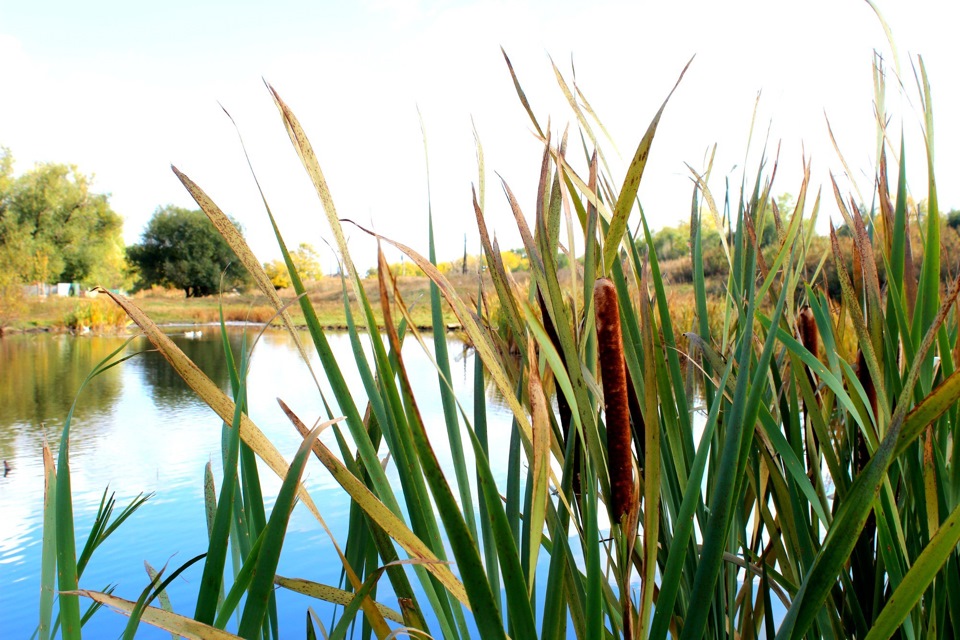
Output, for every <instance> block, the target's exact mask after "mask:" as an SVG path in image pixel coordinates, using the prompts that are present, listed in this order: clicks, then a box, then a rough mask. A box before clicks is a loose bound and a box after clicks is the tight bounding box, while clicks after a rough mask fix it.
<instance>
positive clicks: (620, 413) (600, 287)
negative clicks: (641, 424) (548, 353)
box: [593, 278, 634, 523]
mask: <svg viewBox="0 0 960 640" xmlns="http://www.w3.org/2000/svg"><path fill="white" fill-rule="evenodd" d="M593 300H594V305H595V308H596V315H597V355H598V356H599V359H600V375H601V379H602V381H603V403H604V415H605V416H606V425H607V465H608V469H609V471H610V515H611V518H612V520H613V522H616V523H619V522H620V521H621V518H622V517H623V516H624V515H626V514H627V513H629V512H630V509H631V507H632V506H633V503H634V493H633V492H634V482H633V459H632V458H633V454H632V452H631V451H630V440H631V437H630V410H629V401H628V399H627V375H626V369H625V368H624V366H623V338H622V336H621V333H620V308H619V305H618V304H617V290H616V288H615V287H614V285H613V282H611V281H610V280H609V279H607V278H600V279H598V280H597V282H596V284H595V285H594V287H593Z"/></svg>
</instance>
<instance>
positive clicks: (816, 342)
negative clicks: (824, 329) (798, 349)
mask: <svg viewBox="0 0 960 640" xmlns="http://www.w3.org/2000/svg"><path fill="white" fill-rule="evenodd" d="M797 332H798V333H799V334H800V342H802V343H803V346H805V347H806V348H807V351H809V352H810V353H812V354H813V355H814V356H817V357H819V356H818V355H817V354H818V353H819V352H820V332H819V330H818V329H817V321H816V319H815V318H814V317H813V309H811V308H810V305H804V306H803V307H801V309H800V313H799V314H798V315H797Z"/></svg>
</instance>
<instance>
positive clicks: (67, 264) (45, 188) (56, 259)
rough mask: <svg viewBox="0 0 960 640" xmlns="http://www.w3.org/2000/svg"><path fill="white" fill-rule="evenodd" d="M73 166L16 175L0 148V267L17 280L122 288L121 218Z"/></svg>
mask: <svg viewBox="0 0 960 640" xmlns="http://www.w3.org/2000/svg"><path fill="white" fill-rule="evenodd" d="M90 182H91V178H89V177H88V176H85V175H83V174H82V173H80V172H79V171H78V170H77V167H75V166H72V165H65V164H57V163H46V164H38V165H37V166H36V167H34V168H33V169H31V170H30V171H28V172H26V173H24V174H23V175H21V176H19V177H14V175H13V157H12V155H11V154H10V152H9V150H7V149H2V150H0V267H2V268H4V269H6V270H8V272H9V273H10V274H12V277H13V278H14V279H15V280H17V281H18V282H38V283H50V282H80V283H82V284H85V285H94V284H100V285H103V286H106V287H119V286H122V285H123V284H124V279H125V274H126V264H125V261H124V250H123V235H122V234H123V219H122V218H121V217H120V216H119V215H118V214H117V213H116V212H114V211H113V209H111V208H110V204H109V202H108V198H107V196H106V195H103V194H98V193H92V192H91V191H90Z"/></svg>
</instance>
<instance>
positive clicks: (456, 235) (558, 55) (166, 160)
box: [0, 0, 960, 265]
mask: <svg viewBox="0 0 960 640" xmlns="http://www.w3.org/2000/svg"><path fill="white" fill-rule="evenodd" d="M906 5H907V3H894V2H889V1H887V2H883V1H882V0H878V6H879V7H880V9H881V11H882V12H883V13H884V15H885V16H886V18H887V19H888V21H889V23H890V25H891V27H892V29H893V32H894V36H895V38H896V42H897V45H898V48H899V54H900V59H901V63H902V64H903V68H904V70H905V72H906V76H907V77H906V79H905V80H906V86H907V90H906V91H905V92H904V95H906V96H909V99H907V98H901V97H900V92H898V90H897V88H896V86H895V83H894V81H893V80H891V82H890V85H891V86H890V90H889V95H888V101H887V104H888V108H889V109H890V110H891V111H895V112H896V113H898V114H900V115H902V117H903V124H904V128H905V131H906V134H907V136H908V145H909V146H908V166H909V167H910V169H911V172H910V178H911V187H912V192H913V194H914V196H915V197H916V199H918V200H919V199H921V198H923V197H925V195H926V187H925V173H924V172H925V170H926V167H925V163H924V162H923V161H922V157H923V149H922V146H920V145H921V143H920V141H919V139H918V137H917V134H918V131H919V125H918V123H919V116H918V114H917V111H916V104H917V100H916V91H915V87H914V81H913V76H912V72H911V71H910V58H909V55H910V54H916V53H922V54H923V55H924V59H925V61H926V63H927V66H928V70H929V72H930V76H931V81H932V85H933V92H934V109H935V114H936V116H937V120H936V140H937V151H936V152H937V175H938V179H939V186H940V195H941V198H940V200H941V207H942V208H945V209H949V208H951V207H960V187H957V186H954V184H953V183H954V182H956V181H954V180H951V179H950V177H951V176H952V175H955V174H956V173H957V171H958V170H960V155H958V154H960V151H958V150H960V144H957V142H958V139H960V127H958V125H957V124H956V122H955V118H950V117H949V116H950V115H952V114H954V113H956V112H957V108H958V107H960V104H958V102H960V96H958V92H960V76H958V74H957V70H958V69H960V59H958V53H957V48H956V47H954V46H951V42H952V39H953V35H954V33H952V31H953V30H954V29H955V26H956V24H958V20H957V19H958V17H960V15H958V9H957V8H956V3H946V2H937V1H934V0H925V1H920V2H914V3H910V6H909V9H908V7H907V6H906ZM500 46H503V47H504V48H505V49H506V50H507V52H508V53H509V54H510V55H511V58H512V60H513V62H514V66H515V68H516V69H517V72H518V74H519V76H520V79H521V81H522V82H523V84H524V88H525V90H526V92H527V94H528V96H529V97H530V99H531V102H532V103H533V106H534V109H535V111H536V112H537V115H538V117H539V118H540V119H541V120H542V121H543V122H546V120H547V117H548V116H549V117H551V122H552V124H553V126H554V129H555V130H556V131H558V132H559V131H560V130H562V127H564V126H566V124H568V123H571V124H572V125H573V126H575V121H574V120H573V118H572V115H571V112H570V110H569V109H567V108H566V107H565V105H564V103H563V99H562V96H561V94H560V92H559V90H558V89H557V84H556V81H555V79H554V77H553V71H552V69H551V67H550V59H549V57H548V56H552V58H553V60H554V61H555V62H556V64H557V66H558V67H559V68H560V70H561V71H562V72H563V73H564V75H565V76H566V77H567V79H568V80H569V79H570V78H571V76H572V73H571V59H572V60H573V62H574V64H575V66H576V74H577V81H578V84H579V86H580V88H581V89H582V90H583V92H584V94H585V95H586V96H587V97H588V99H589V100H590V102H591V104H592V105H593V107H594V108H595V109H596V110H597V112H598V113H599V115H600V116H601V118H602V119H603V121H604V123H605V124H606V126H607V129H608V130H609V131H610V133H611V135H612V137H613V138H614V140H615V141H616V143H617V148H618V150H619V152H620V154H622V157H623V160H618V159H617V156H616V154H615V153H614V152H613V149H612V147H610V145H609V144H607V147H608V154H609V156H610V157H611V159H612V160H613V167H612V169H613V172H614V174H615V176H616V179H620V177H621V176H622V172H623V170H624V167H625V163H626V161H627V160H628V159H629V158H630V157H631V156H632V154H633V150H634V148H635V146H636V144H637V142H638V141H639V139H640V137H641V136H642V134H643V131H644V130H645V129H646V126H647V124H648V123H649V120H650V118H651V117H652V116H653V114H654V113H655V112H656V109H657V108H658V107H659V104H660V102H661V101H662V100H663V98H664V97H665V96H666V94H667V93H668V91H669V90H670V88H671V87H672V85H673V83H674V81H675V79H676V77H677V75H678V74H679V72H680V70H681V69H682V68H683V65H684V64H685V63H686V61H687V60H688V59H689V58H690V57H691V56H692V55H694V54H697V57H696V59H695V61H694V63H693V65H692V66H691V68H690V71H689V72H688V74H687V76H686V77H685V79H684V81H683V83H682V84H681V86H680V88H679V89H678V90H677V92H676V94H675V95H674V97H673V99H672V100H671V103H670V105H668V107H667V110H666V112H665V115H664V118H663V121H662V123H661V127H660V130H659V132H658V137H657V139H656V140H655V142H654V147H653V152H652V154H651V157H650V165H649V168H648V171H647V174H646V175H645V177H644V181H643V184H642V185H641V191H640V197H641V200H642V202H643V203H644V207H645V210H646V211H647V212H648V215H649V216H650V219H651V224H652V225H653V226H654V227H660V226H663V225H666V224H675V223H676V222H678V221H679V219H680V217H681V216H685V215H687V207H688V204H687V203H689V198H690V181H689V177H688V176H689V174H688V171H687V169H686V167H685V164H684V163H689V164H691V165H693V166H694V167H697V168H702V166H703V158H704V154H705V152H706V150H707V149H708V148H709V147H710V146H712V145H713V144H714V143H716V144H717V145H718V151H717V160H716V169H715V172H714V177H715V179H714V181H713V183H712V186H713V188H714V189H716V190H718V191H719V190H722V188H723V176H724V175H725V174H728V173H730V172H731V171H732V173H730V175H731V176H732V178H733V182H734V183H735V184H736V183H739V180H740V177H739V173H738V172H739V171H741V170H742V167H743V165H744V162H743V161H744V153H745V145H746V140H747V129H748V126H749V123H750V118H751V114H752V111H753V106H754V102H755V99H756V94H757V92H758V91H760V90H762V96H761V100H760V103H759V110H758V118H759V120H758V133H756V134H755V140H754V145H753V148H752V150H751V155H750V156H748V158H747V163H746V164H747V166H748V168H749V169H750V171H751V172H753V171H754V170H755V163H756V162H757V160H758V158H759V152H760V149H761V143H762V138H763V134H764V133H765V132H766V130H767V127H768V124H769V126H770V134H771V138H772V143H771V144H772V145H775V144H776V142H777V141H780V142H781V144H782V146H781V163H780V170H779V173H778V179H777V184H776V185H775V187H774V191H775V192H776V193H782V192H792V193H796V192H797V190H798V188H799V181H800V159H801V157H802V153H803V152H804V151H806V153H807V154H808V155H809V156H812V161H813V168H814V172H813V177H814V182H815V184H823V185H824V187H825V188H827V189H828V188H829V187H828V184H827V183H826V180H827V179H828V178H827V176H828V173H827V172H828V171H832V172H833V173H834V174H837V175H840V176H841V187H842V188H843V189H844V190H849V189H850V188H852V183H851V180H850V177H844V176H842V175H841V174H842V173H843V169H842V167H841V166H840V163H839V161H838V159H837V156H836V154H835V152H834V151H833V149H832V148H831V146H830V144H829V139H828V137H827V132H826V125H825V119H824V113H826V114H827V116H828V117H829V118H830V122H831V123H832V125H833V127H834V132H835V133H836V134H837V138H838V142H839V144H840V146H841V148H842V150H843V152H844V154H845V156H846V159H847V161H848V163H849V165H850V166H851V170H852V173H853V174H854V175H853V176H852V180H854V181H856V182H857V183H858V184H859V186H860V188H861V190H863V191H865V192H869V188H870V177H871V175H872V171H873V162H874V155H875V138H874V127H873V120H872V99H873V93H872V83H871V72H870V65H871V59H872V51H873V50H874V49H878V50H880V51H882V52H883V54H884V56H885V57H886V58H887V59H888V60H890V59H892V53H891V52H890V51H889V47H888V45H887V42H886V39H885V37H884V34H883V31H882V29H881V28H880V25H879V22H878V21H877V19H876V17H875V16H874V14H873V12H872V10H871V9H870V7H869V6H868V5H867V4H866V3H864V2H860V1H854V0H843V1H840V2H828V1H827V0H812V1H811V2H807V3H793V2H782V1H775V2H760V1H759V0H750V1H747V0H743V1H737V2H723V3H711V2H705V1H703V2H701V1H696V2H676V3H663V2H656V3H654V2H639V3H625V2H595V3H589V4H588V3H573V2H535V1H532V0H530V1H525V2H509V3H508V2H465V1H464V2H419V1H417V0H366V1H361V2H352V3H351V2H274V3H269V4H268V3H255V2H229V3H227V2H183V1H179V0H176V1H173V2H166V3H139V2H98V1H92V2H88V3H67V2H44V1H37V2H29V3H28V2H12V1H10V0H8V1H6V2H3V3H0V61H2V64H0V82H2V86H4V87H5V88H6V92H5V94H6V97H5V99H4V100H2V101H0V144H2V145H5V146H7V147H9V148H10V149H11V151H12V152H13V154H14V156H15V158H16V159H17V161H18V163H17V169H18V170H20V171H22V170H25V169H27V168H29V167H30V166H31V165H32V164H33V163H35V162H40V161H58V162H69V163H75V164H77V165H79V167H80V169H81V170H82V171H84V172H86V173H93V174H95V175H96V182H95V184H96V187H97V188H98V189H100V190H102V191H105V192H109V193H111V194H112V197H111V202H112V203H113V206H114V208H115V209H116V210H117V211H118V212H120V213H121V214H122V215H124V217H125V219H126V221H127V222H126V227H125V229H126V232H125V233H126V236H127V238H128V241H131V242H133V241H135V240H136V239H137V237H138V236H139V233H140V231H141V229H142V227H143V225H144V223H145V222H146V221H147V220H148V219H149V216H150V214H151V213H152V212H153V210H154V209H155V208H156V207H157V206H159V205H162V204H166V203H168V202H172V203H175V204H180V205H184V206H190V205H192V201H191V200H190V198H189V196H187V194H186V192H185V191H184V190H183V188H182V186H180V184H179V182H178V181H177V180H176V178H175V177H174V176H173V174H172V172H171V171H170V169H169V165H170V164H171V163H173V164H175V165H176V166H177V167H178V168H180V169H181V170H183V171H185V172H186V173H187V174H188V175H189V176H190V177H191V178H193V179H194V180H195V181H196V182H197V183H199V184H200V185H201V186H202V187H203V188H204V189H206V190H207V191H208V193H209V194H210V195H211V197H213V199H214V200H215V201H216V202H218V204H220V206H221V207H222V208H224V209H225V210H227V211H228V212H229V213H231V214H232V215H234V216H235V217H237V218H238V219H239V220H240V221H241V222H242V224H243V225H244V227H245V229H246V231H247V235H248V237H249V238H250V240H251V243H252V244H253V246H254V249H255V251H257V252H258V254H259V255H261V256H262V258H263V259H269V258H272V257H274V256H275V255H276V249H275V243H274V242H273V240H272V238H271V233H270V231H269V228H268V227H267V225H266V221H265V216H264V214H263V208H262V204H261V203H260V202H259V197H258V195H257V193H256V190H255V187H254V185H253V182H252V180H251V178H250V174H249V170H248V169H247V167H246V164H245V161H244V159H243V155H242V152H241V150H240V148H239V144H238V143H237V138H236V133H235V131H234V130H233V128H232V125H231V124H230V122H229V120H228V119H227V118H226V117H225V116H224V115H223V112H222V111H221V109H220V106H219V104H222V105H223V106H224V107H225V108H227V109H228V110H229V111H230V112H231V114H232V115H233V116H234V117H235V118H236V120H237V123H238V125H239V127H240V129H241V131H242V133H243V135H244V139H245V141H246V143H247V146H248V149H249V151H250V153H251V157H252V162H253V165H254V168H255V170H256V171H257V174H258V177H260V179H261V182H262V183H263V185H264V188H265V190H266V195H267V198H268V200H269V202H270V204H271V207H272V208H273V210H274V211H275V213H277V215H278V217H279V219H280V224H281V228H282V229H283V231H284V232H285V233H286V234H287V235H288V236H290V238H288V242H289V241H290V240H291V239H292V240H295V241H307V242H311V243H312V244H314V245H316V246H317V247H322V246H323V238H326V237H329V234H328V232H327V230H326V226H325V223H324V221H323V216H322V212H321V209H320V206H319V202H318V200H317V198H316V196H315V195H314V194H313V193H312V190H311V188H310V185H309V181H308V180H307V178H306V176H305V174H304V172H303V170H302V168H301V167H300V165H299V161H298V159H297V158H296V155H295V153H294V152H293V150H292V148H291V146H290V144H289V141H288V140H287V137H286V134H285V132H284V130H283V127H282V125H281V123H280V121H279V118H278V117H277V113H276V109H275V108H274V107H273V104H272V102H271V100H270V98H269V96H268V94H267V92H266V90H265V89H264V87H263V84H262V80H261V78H266V79H267V80H269V81H270V82H271V83H272V84H274V86H276V88H277V89H278V91H279V92H280V94H281V95H282V96H283V97H284V99H285V100H286V101H287V102H288V104H290V106H291V107H292V108H293V109H294V111H295V112H296V113H297V115H298V116H299V118H300V119H301V121H302V122H303V124H304V126H305V127H306V129H307V133H308V135H309V136H310V138H311V140H312V142H313V144H314V146H315V148H316V149H317V153H318V156H319V158H320V162H321V164H322V166H323V168H324V171H325V172H326V175H327V178H328V180H329V181H330V184H331V188H332V190H333V196H334V199H335V201H336V202H337V206H338V211H339V213H340V215H342V216H343V217H349V218H354V219H356V220H358V221H362V222H365V223H369V224H372V225H373V226H374V227H375V228H376V229H378V230H379V231H380V232H382V233H384V234H385V235H388V236H391V237H396V238H397V239H399V240H401V241H403V242H405V243H407V244H411V245H413V246H414V247H417V248H420V249H422V250H424V251H425V246H426V233H425V226H424V225H425V223H426V176H425V169H424V159H423V145H422V140H421V134H420V125H419V121H418V116H417V107H418V106H419V108H420V110H421V112H422V114H423V118H424V121H425V125H426V130H427V136H428V141H429V153H430V162H431V186H432V189H433V207H434V212H435V215H436V217H437V221H436V224H437V231H438V235H439V237H440V240H441V244H440V253H441V258H447V259H449V258H453V257H455V256H457V255H458V254H459V252H460V251H462V246H463V235H464V233H466V234H467V238H468V242H469V244H470V248H471V252H476V251H477V250H478V243H477V239H476V232H475V231H474V230H473V225H472V209H471V206H470V199H469V196H470V185H471V183H473V182H476V175H477V169H476V160H475V152H474V146H473V133H472V130H471V117H472V118H473V122H475V123H476V127H477V131H478V133H479V135H480V138H481V141H482V143H483V145H484V151H485V156H486V162H487V202H488V206H487V210H488V216H489V218H490V222H491V225H492V226H493V228H494V229H496V230H497V233H498V235H499V236H500V238H501V245H502V246H516V245H518V244H519V240H518V237H517V234H516V232H515V231H514V229H515V226H514V225H513V223H512V221H511V220H510V216H509V211H508V209H507V206H506V202H505V199H504V197H503V195H502V190H501V188H500V186H499V183H498V178H497V174H499V176H501V177H502V178H503V179H504V180H505V181H506V182H507V183H509V184H510V186H511V188H512V189H513V190H514V191H515V192H516V193H517V194H518V197H519V198H520V202H521V206H522V207H523V208H524V209H525V210H526V211H527V212H528V213H531V212H532V207H533V197H534V189H535V186H536V178H537V171H538V168H539V156H540V153H541V147H540V143H538V142H537V141H536V140H535V139H534V137H533V136H532V134H531V128H530V125H529V121H528V120H527V117H526V114H525V113H524V112H523V110H522V108H521V107H520V104H519V102H518V100H517V98H516V94H515V93H514V90H513V86H512V83H511V82H510V78H509V75H508V74H507V71H506V67H505V65H504V63H503V59H502V57H501V55H500V51H499V47H500ZM891 66H892V65H891ZM581 164H582V163H581ZM735 166H736V168H734V167H735ZM494 172H497V173H496V174H495V173H494ZM829 193H830V192H829V190H828V191H825V195H828V194H829ZM831 203H832V198H825V202H824V207H823V214H822V215H823V216H824V217H826V216H828V215H831V212H834V211H835V207H833V206H832V204H831ZM350 236H351V242H352V243H353V244H354V246H355V252H356V255H355V259H356V261H357V262H358V263H360V264H371V263H372V262H373V258H374V256H373V248H372V245H371V244H370V243H369V242H368V241H366V240H365V239H364V238H363V237H362V234H361V233H360V232H359V231H352V232H350ZM329 263H330V264H331V265H332V263H333V258H332V256H331V257H330V260H329Z"/></svg>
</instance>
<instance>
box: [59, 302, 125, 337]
mask: <svg viewBox="0 0 960 640" xmlns="http://www.w3.org/2000/svg"><path fill="white" fill-rule="evenodd" d="M64 324H65V325H66V326H67V327H69V328H70V329H72V330H74V331H78V332H80V333H85V332H87V331H91V330H92V331H98V332H99V331H105V330H111V329H112V330H119V329H123V328H124V327H126V326H127V325H128V324H130V318H128V317H127V314H126V313H124V312H123V310H122V309H118V308H117V306H116V305H115V304H112V303H111V302H110V301H109V300H107V299H105V298H100V297H97V298H86V299H83V300H80V301H78V302H77V306H76V308H74V310H73V311H72V312H71V313H70V314H69V315H68V316H67V317H66V318H65V320H64Z"/></svg>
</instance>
